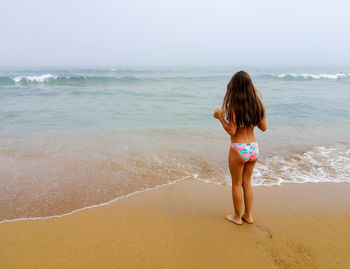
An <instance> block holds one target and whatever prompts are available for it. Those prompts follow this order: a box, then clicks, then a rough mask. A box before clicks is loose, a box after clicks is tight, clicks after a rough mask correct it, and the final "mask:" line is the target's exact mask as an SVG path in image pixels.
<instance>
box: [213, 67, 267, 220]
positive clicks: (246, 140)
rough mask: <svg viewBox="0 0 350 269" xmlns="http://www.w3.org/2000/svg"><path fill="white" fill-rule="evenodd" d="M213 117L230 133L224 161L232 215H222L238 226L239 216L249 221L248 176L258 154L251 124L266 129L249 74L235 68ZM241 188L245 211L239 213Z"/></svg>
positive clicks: (263, 109)
mask: <svg viewBox="0 0 350 269" xmlns="http://www.w3.org/2000/svg"><path fill="white" fill-rule="evenodd" d="M214 117H215V118H217V119H218V120H219V121H220V122H221V124H222V126H223V127H224V129H225V130H226V132H227V133H228V134H229V135H230V136H231V146H230V150H229V154H228V164H229V168H230V173H231V176H232V200H233V207H234V209H235V214H234V215H226V216H225V218H226V219H228V220H229V221H232V222H233V223H235V224H238V225H241V224H242V219H243V220H244V221H245V222H247V223H250V224H251V223H253V222H254V220H253V216H252V206H253V189H252V185H251V176H252V173H253V169H254V166H255V163H256V161H257V159H258V157H259V146H258V143H257V142H256V139H255V137H254V127H255V126H257V127H258V128H259V129H260V130H262V131H263V132H264V131H265V130H266V121H265V107H264V105H263V103H262V101H261V99H260V97H259V95H258V92H257V90H256V89H255V87H254V85H253V82H252V79H251V78H250V76H249V74H248V73H247V72H244V71H239V72H237V73H236V74H234V76H233V77H232V79H231V80H230V82H229V83H228V85H227V91H226V95H225V97H224V100H223V102H222V107H221V110H220V109H218V108H216V109H215V112H214ZM242 188H243V197H244V205H245V210H244V213H243V212H242V203H243V202H242V200H243V199H242V198H243V197H242Z"/></svg>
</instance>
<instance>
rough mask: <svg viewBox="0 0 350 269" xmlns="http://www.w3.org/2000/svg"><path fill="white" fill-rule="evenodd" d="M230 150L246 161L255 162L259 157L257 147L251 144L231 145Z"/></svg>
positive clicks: (255, 144) (254, 143)
mask: <svg viewBox="0 0 350 269" xmlns="http://www.w3.org/2000/svg"><path fill="white" fill-rule="evenodd" d="M231 148H233V149H234V150H236V151H237V152H238V153H239V154H240V155H241V156H242V158H243V159H244V161H245V162H247V161H256V160H257V159H258V157H259V145H258V143H257V142H253V143H231Z"/></svg>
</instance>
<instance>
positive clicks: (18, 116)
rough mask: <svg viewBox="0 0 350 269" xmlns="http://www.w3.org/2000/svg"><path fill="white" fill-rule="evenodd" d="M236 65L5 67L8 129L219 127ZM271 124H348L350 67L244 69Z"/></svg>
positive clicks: (1, 109) (0, 94) (0, 118)
mask: <svg viewBox="0 0 350 269" xmlns="http://www.w3.org/2000/svg"><path fill="white" fill-rule="evenodd" d="M238 69H239V68H233V67H220V68H219V67H215V68H214V67H212V68H134V69H28V70H17V69H13V70H1V71H0V100H1V101H0V105H1V106H0V123H1V124H0V127H1V129H2V130H4V131H29V132H31V131H36V130H43V129H47V128H49V129H50V130H87V129H89V130H101V129H109V130H114V129H121V128H123V129H148V128H164V127H166V128H179V127H204V128H207V127H215V126H216V123H215V121H213V120H212V118H211V114H212V110H213V107H215V106H219V105H220V104H221V100H222V97H223V95H224V93H225V88H226V85H227V82H228V80H229V79H230V77H231V75H232V74H233V73H234V72H235V71H236V70H238ZM245 70H247V71H248V72H249V73H250V74H251V76H252V78H253V81H254V83H255V85H256V86H257V88H258V89H259V90H260V92H261V93H262V95H263V99H264V102H265V104H266V107H267V112H268V116H269V117H268V121H269V123H270V124H273V125H276V126H277V125H288V126H308V125H316V126H317V125H324V124H339V125H341V124H347V125H349V123H350V117H349V115H350V106H349V103H350V93H349V87H350V70H349V68H348V69H344V68H334V69H333V70H329V69H328V70H317V69H311V68H309V69H306V68H304V69H302V68H299V69H293V68H290V69H286V68H269V69H263V68H246V69H245Z"/></svg>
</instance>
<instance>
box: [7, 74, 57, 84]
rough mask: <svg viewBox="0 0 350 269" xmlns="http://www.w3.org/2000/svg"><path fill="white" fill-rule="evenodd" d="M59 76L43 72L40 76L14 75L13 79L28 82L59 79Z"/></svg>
mask: <svg viewBox="0 0 350 269" xmlns="http://www.w3.org/2000/svg"><path fill="white" fill-rule="evenodd" d="M57 77H58V76H56V75H51V74H43V75H39V76H18V77H14V78H13V81H15V82H16V83H19V82H21V81H26V82H39V83H43V82H48V81H49V80H50V79H57Z"/></svg>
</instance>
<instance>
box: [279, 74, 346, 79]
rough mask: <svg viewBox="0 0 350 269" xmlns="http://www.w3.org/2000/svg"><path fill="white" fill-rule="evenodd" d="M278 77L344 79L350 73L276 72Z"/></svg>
mask: <svg viewBox="0 0 350 269" xmlns="http://www.w3.org/2000/svg"><path fill="white" fill-rule="evenodd" d="M274 76H276V77H278V78H288V77H292V78H296V79H297V78H300V79H342V78H346V77H347V76H349V74H344V73H337V74H308V73H304V74H294V73H293V74H275V75H274Z"/></svg>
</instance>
